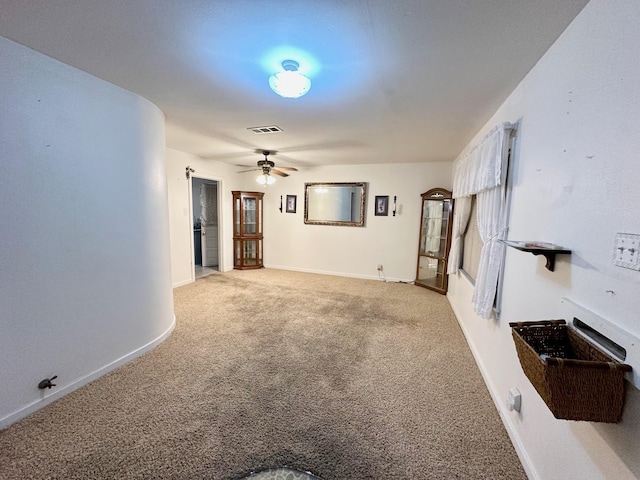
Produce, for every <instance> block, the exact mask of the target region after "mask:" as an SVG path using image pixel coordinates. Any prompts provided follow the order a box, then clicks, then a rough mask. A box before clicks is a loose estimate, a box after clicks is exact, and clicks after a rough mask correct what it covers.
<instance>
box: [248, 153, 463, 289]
mask: <svg viewBox="0 0 640 480" xmlns="http://www.w3.org/2000/svg"><path fill="white" fill-rule="evenodd" d="M305 182H366V183H367V201H366V215H365V226H364V227H343V226H340V227H337V226H328V225H306V224H305V223H304V184H305ZM254 183H255V182H254ZM433 187H443V188H448V189H450V188H451V164H450V163H448V162H447V163H422V164H417V163H406V164H397V165H391V164H384V165H349V166H331V167H316V168H310V169H306V170H302V171H300V172H295V173H293V174H292V175H291V176H289V177H287V178H282V179H281V178H278V179H277V181H276V183H275V184H274V185H271V186H269V187H267V188H266V189H264V191H265V197H264V202H265V227H264V228H265V230H264V238H265V244H264V262H265V266H267V267H272V268H284V269H288V270H300V271H308V272H316V273H327V274H332V275H346V276H352V277H363V278H378V272H377V271H376V265H377V264H382V266H383V270H384V274H385V276H386V278H387V279H390V280H403V281H413V280H414V279H415V275H416V265H417V256H418V234H419V229H420V211H421V207H422V203H421V199H420V194H422V193H424V192H426V191H427V190H429V189H430V188H433ZM280 195H282V196H283V202H284V201H286V196H287V195H297V212H296V213H295V214H292V213H285V207H286V205H285V206H283V213H280V210H279V208H280ZM376 195H388V196H389V216H386V217H384V216H375V215H374V207H375V205H374V198H375V196H376ZM394 195H396V196H397V203H398V213H397V214H396V216H395V217H394V216H393V214H392V210H393V196H394Z"/></svg>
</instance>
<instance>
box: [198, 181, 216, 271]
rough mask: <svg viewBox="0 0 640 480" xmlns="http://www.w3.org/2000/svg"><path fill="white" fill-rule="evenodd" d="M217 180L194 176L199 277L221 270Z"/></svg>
mask: <svg viewBox="0 0 640 480" xmlns="http://www.w3.org/2000/svg"><path fill="white" fill-rule="evenodd" d="M218 186H219V182H217V181H216V180H209V179H206V178H198V177H191V202H192V209H191V211H192V212H193V265H194V274H195V278H196V279H198V278H201V277H205V276H207V275H211V274H212V273H217V272H219V271H220V258H219V257H220V247H219V238H220V235H219V227H218V225H219V218H220V212H219V205H218Z"/></svg>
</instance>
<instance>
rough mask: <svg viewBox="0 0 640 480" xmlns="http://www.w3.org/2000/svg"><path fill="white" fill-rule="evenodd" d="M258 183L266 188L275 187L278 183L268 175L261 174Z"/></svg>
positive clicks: (257, 179)
mask: <svg viewBox="0 0 640 480" xmlns="http://www.w3.org/2000/svg"><path fill="white" fill-rule="evenodd" d="M256 182H258V183H259V184H260V185H262V186H264V187H266V186H267V185H273V184H274V183H275V182H276V179H275V178H273V177H272V176H271V175H269V174H268V173H261V174H260V175H258V178H256Z"/></svg>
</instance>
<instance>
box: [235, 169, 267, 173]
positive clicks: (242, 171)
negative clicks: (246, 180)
mask: <svg viewBox="0 0 640 480" xmlns="http://www.w3.org/2000/svg"><path fill="white" fill-rule="evenodd" d="M256 170H262V169H261V168H250V169H249V170H240V171H239V172H237V173H245V172H255V171H256Z"/></svg>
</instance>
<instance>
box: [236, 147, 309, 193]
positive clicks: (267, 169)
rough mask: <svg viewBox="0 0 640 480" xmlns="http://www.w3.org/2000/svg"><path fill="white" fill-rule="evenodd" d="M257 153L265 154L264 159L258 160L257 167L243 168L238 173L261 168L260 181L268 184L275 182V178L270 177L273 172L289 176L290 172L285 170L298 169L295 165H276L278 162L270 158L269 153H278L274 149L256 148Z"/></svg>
mask: <svg viewBox="0 0 640 480" xmlns="http://www.w3.org/2000/svg"><path fill="white" fill-rule="evenodd" d="M256 153H262V154H263V155H264V160H258V162H257V168H250V169H249V170H241V171H240V172H238V173H243V172H253V171H255V170H261V171H262V173H261V174H260V176H259V177H258V183H261V184H263V185H267V184H271V183H273V182H274V179H273V178H271V177H270V175H271V174H274V175H278V176H280V177H288V176H289V174H288V173H285V172H284V171H285V170H286V171H289V172H297V171H298V169H297V168H294V167H276V164H275V163H274V162H273V161H272V160H269V155H275V154H276V152H275V151H273V150H256ZM269 180H270V181H269Z"/></svg>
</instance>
